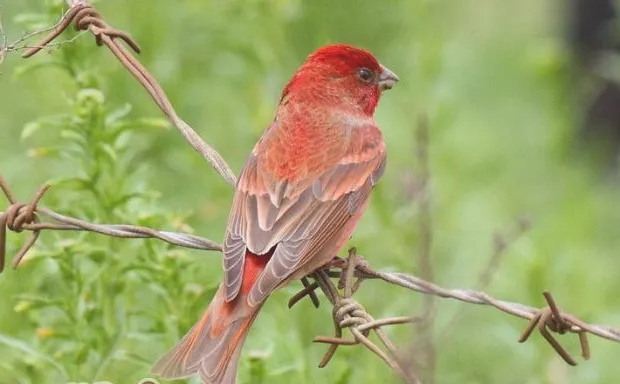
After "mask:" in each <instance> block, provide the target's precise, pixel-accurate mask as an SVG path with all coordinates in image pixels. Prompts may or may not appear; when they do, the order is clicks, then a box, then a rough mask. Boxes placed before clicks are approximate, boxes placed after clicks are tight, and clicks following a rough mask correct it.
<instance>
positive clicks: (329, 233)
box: [224, 123, 386, 305]
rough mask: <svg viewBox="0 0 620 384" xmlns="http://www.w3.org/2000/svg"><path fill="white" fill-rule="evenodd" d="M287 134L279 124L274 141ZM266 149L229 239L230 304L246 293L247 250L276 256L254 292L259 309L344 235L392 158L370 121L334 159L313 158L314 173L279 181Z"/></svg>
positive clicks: (244, 177)
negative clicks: (292, 276)
mask: <svg viewBox="0 0 620 384" xmlns="http://www.w3.org/2000/svg"><path fill="white" fill-rule="evenodd" d="M274 124H276V123H274ZM279 134H280V132H278V127H277V124H276V125H272V126H271V127H270V128H269V130H268V131H267V133H266V135H267V136H268V137H269V136H270V137H272V138H273V137H277V135H279ZM275 140H276V141H277V138H276V139H275ZM262 145H267V144H266V141H261V142H259V143H258V144H257V147H255V149H254V151H253V153H252V155H251V156H250V158H249V159H248V161H247V163H246V166H245V167H244V170H243V172H242V174H241V176H240V179H239V183H238V185H237V191H236V193H235V197H234V200H233V205H232V209H231V214H230V217H229V222H228V229H227V234H226V238H225V242H224V270H225V277H224V281H225V284H226V299H227V300H228V301H230V300H232V299H234V298H235V297H236V296H237V294H238V292H239V290H240V288H241V283H242V276H243V266H244V260H245V255H246V252H251V253H253V254H256V255H263V254H265V255H266V257H269V256H268V255H271V258H270V260H269V262H268V263H267V264H266V266H265V269H264V270H263V272H262V273H261V275H260V276H259V277H258V279H257V280H256V282H255V283H254V285H253V286H252V287H251V289H250V291H249V298H248V301H249V303H250V304H251V305H256V304H257V303H260V302H262V301H263V300H264V299H265V298H266V297H267V296H268V295H269V293H271V292H272V291H273V289H275V288H276V287H277V286H278V285H279V284H280V283H281V282H282V281H284V280H285V279H286V278H287V277H289V276H290V275H291V274H292V273H294V272H295V271H297V270H299V268H301V267H302V266H303V265H305V264H306V263H307V262H308V261H309V260H310V259H312V257H313V256H314V255H316V253H317V252H319V251H321V250H323V249H324V248H325V247H326V246H327V245H329V244H330V242H334V241H336V240H337V239H339V238H340V237H341V235H342V228H343V227H344V226H345V224H346V223H347V222H348V221H349V220H350V219H351V217H352V216H353V215H355V214H356V213H358V211H359V209H360V207H362V206H363V203H364V202H365V201H366V199H367V198H368V196H369V194H370V190H371V189H372V187H373V186H374V185H375V183H376V182H377V181H378V179H379V178H380V177H381V175H382V174H383V170H384V168H385V161H386V153H385V144H384V142H383V138H382V136H381V132H380V131H379V129H378V128H377V127H376V126H375V125H370V124H369V125H363V126H356V127H354V128H352V129H351V130H350V131H349V136H348V137H347V140H346V141H344V142H342V143H336V147H338V148H335V149H336V150H335V151H328V152H332V153H334V155H325V154H320V155H317V157H316V158H315V159H314V160H310V161H314V162H315V163H313V164H312V165H311V166H309V167H307V169H309V170H310V171H309V172H306V173H305V176H304V177H302V178H298V179H297V180H288V181H274V179H275V178H274V177H273V172H271V171H272V170H271V169H268V170H266V169H263V168H265V166H263V165H264V164H267V165H268V164H269V161H267V159H265V158H263V157H264V156H267V155H265V152H263V151H261V146H262ZM352 229H353V228H351V230H352ZM348 235H350V233H349V234H346V236H348ZM334 251H337V250H334ZM332 256H333V255H332ZM325 262H327V260H325Z"/></svg>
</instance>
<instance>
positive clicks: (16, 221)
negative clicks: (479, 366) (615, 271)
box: [0, 0, 620, 383]
mask: <svg viewBox="0 0 620 384" xmlns="http://www.w3.org/2000/svg"><path fill="white" fill-rule="evenodd" d="M67 4H68V5H69V10H68V11H67V12H66V13H65V14H64V16H63V17H62V19H61V21H60V22H59V23H58V24H57V25H55V26H53V27H51V28H49V29H46V30H44V31H36V32H34V33H31V34H27V35H24V36H23V37H22V38H21V39H20V40H19V41H17V42H15V43H13V44H6V43H5V44H4V45H3V47H2V48H1V49H0V60H1V59H2V58H3V57H4V56H5V55H6V54H7V53H9V52H11V51H15V50H26V52H25V53H24V54H23V55H22V56H23V57H24V58H28V57H31V56H33V55H35V54H36V53H38V52H39V51H41V50H43V49H47V48H49V47H52V46H56V47H57V46H58V45H62V44H66V43H67V42H68V41H69V40H65V41H61V42H56V39H57V38H58V37H59V36H60V35H61V34H62V33H63V32H64V31H65V30H66V29H67V28H68V27H70V26H71V25H73V26H74V28H75V29H76V30H81V31H87V32H89V33H90V34H92V35H93V36H94V37H95V41H96V43H97V44H98V45H100V46H101V45H104V46H106V47H107V48H108V49H109V50H110V51H111V52H112V54H113V55H114V56H115V57H116V58H117V59H118V60H119V62H120V63H121V64H122V65H123V66H124V67H125V68H126V69H127V70H128V71H129V72H130V73H131V74H132V75H133V76H134V77H135V78H136V80H138V82H139V83H140V84H141V85H142V86H143V87H144V89H145V90H146V91H147V92H148V94H149V95H150V96H151V97H152V98H153V101H154V102H155V103H156V104H157V105H158V107H159V108H160V109H161V110H162V112H163V113H164V114H165V115H166V116H167V117H168V118H169V119H170V121H171V122H172V123H173V124H174V125H175V126H176V127H177V128H178V129H179V130H180V132H181V133H182V135H183V136H184V137H185V139H186V140H187V141H188V143H189V144H190V145H191V146H192V147H193V148H194V149H195V150H196V151H197V152H199V153H200V154H201V155H202V156H203V157H204V158H205V160H206V161H208V162H209V164H210V165H211V166H212V167H213V168H214V170H215V171H216V172H218V174H219V175H220V176H221V177H222V178H223V179H224V180H225V181H226V182H227V183H229V184H231V185H234V184H235V183H236V176H235V175H234V173H233V172H232V170H231V169H230V167H229V166H228V164H227V163H226V161H225V160H224V159H223V158H222V157H221V156H220V155H219V153H218V152H217V151H216V150H215V149H213V148H212V147H211V146H209V145H208V144H207V143H206V142H205V141H204V140H202V139H201V138H200V136H199V135H198V134H197V133H196V132H195V131H194V130H193V129H192V128H191V127H190V126H189V125H188V124H187V123H186V122H184V121H183V120H182V119H181V118H180V117H179V116H178V115H177V113H176V112H175V110H174V108H173V106H172V104H171V103H170V101H169V100H168V98H167V96H166V94H165V92H164V91H163V89H162V88H161V86H160V85H159V84H158V82H157V81H156V80H155V78H154V77H153V76H152V75H151V74H150V73H149V71H148V70H147V69H146V68H145V67H144V66H143V65H142V64H141V63H140V62H139V61H138V60H137V59H136V57H135V56H134V55H133V54H132V53H131V51H130V50H129V49H128V48H127V47H125V46H124V45H123V44H122V43H125V44H126V45H127V46H128V47H130V48H131V49H132V50H133V51H135V52H140V47H139V45H138V44H137V43H136V42H135V41H134V40H133V39H132V38H131V37H130V36H129V35H128V34H126V33H124V32H122V31H118V30H116V29H113V28H111V27H110V26H109V25H108V24H107V23H105V21H103V19H102V16H101V14H100V13H99V12H98V11H97V10H96V9H95V8H93V6H92V5H91V4H89V3H88V2H87V1H84V0H67ZM46 32H47V33H48V34H47V36H45V37H44V38H43V40H42V41H40V42H39V43H38V44H35V45H34V46H27V45H26V44H22V43H24V42H25V41H26V40H28V39H29V38H32V37H33V36H37V35H40V34H42V33H46ZM78 37H79V36H78ZM74 39H75V38H74ZM74 39H72V40H70V41H73V40H74ZM0 188H1V189H2V191H3V193H4V195H5V197H6V199H7V200H8V203H9V206H8V207H7V208H6V209H5V210H4V211H3V212H0V271H2V270H3V269H4V265H5V261H6V236H7V231H13V232H23V231H29V232H30V234H29V236H28V238H27V240H26V241H25V242H24V244H23V246H22V247H21V249H20V250H19V251H18V253H17V254H16V255H15V256H14V258H13V261H12V264H13V267H18V266H19V264H20V262H21V261H22V260H23V257H24V255H26V253H27V252H28V250H29V249H30V248H31V247H32V246H33V245H34V244H35V242H36V240H37V239H38V237H39V236H40V234H41V232H43V231H50V230H61V231H88V232H94V233H99V234H102V235H105V236H111V237H118V238H126V239H130V238H134V239H135V238H137V239H145V238H153V239H159V240H161V241H164V242H167V243H170V244H173V245H176V246H180V247H185V248H192V249H200V250H207V251H221V246H220V244H218V243H217V242H215V241H212V240H209V239H205V238H202V237H199V236H195V235H191V234H186V233H177V232H169V231H159V230H155V229H152V228H147V227H140V226H134V225H126V224H100V223H90V222H86V221H83V220H79V219H76V218H72V217H68V216H64V215H62V214H59V213H57V212H54V211H53V210H51V209H48V208H44V207H42V206H41V205H40V201H41V199H42V198H43V196H44V194H45V192H46V191H47V190H48V189H49V186H48V185H44V186H42V187H41V188H40V189H39V190H38V191H37V192H36V193H35V195H34V197H33V198H32V199H31V200H30V201H29V202H28V203H21V202H20V201H19V200H17V198H16V197H15V196H14V194H13V192H12V191H11V189H10V188H9V186H8V184H7V183H6V182H5V181H4V180H3V179H2V178H1V177H0ZM309 278H311V279H313V280H314V282H312V283H310V280H309V279H308V278H304V279H302V283H303V285H304V288H303V289H302V290H301V291H300V292H299V293H298V294H296V295H294V296H293V297H292V298H291V300H290V301H289V306H293V305H295V304H296V303H297V302H298V301H299V300H301V299H303V298H305V297H310V299H311V300H312V302H313V303H314V305H315V306H317V307H318V305H319V299H318V297H317V295H316V293H315V290H316V289H321V290H322V291H323V292H324V294H325V296H326V297H327V299H328V300H329V302H330V303H331V305H332V306H333V311H332V313H333V321H334V329H335V335H334V336H333V337H324V336H321V337H316V338H315V339H314V341H315V342H319V343H327V344H330V346H329V349H328V350H327V352H326V354H325V356H324V358H323V359H322V360H321V362H320V364H319V366H320V367H323V366H325V365H326V364H327V363H328V362H329V361H330V359H331V358H332V356H333V355H334V353H335V352H336V350H337V348H338V347H340V346H351V345H359V344H361V345H364V346H365V347H366V348H368V349H369V350H371V351H372V352H373V353H375V354H376V355H377V356H379V357H380V358H381V359H382V360H383V361H384V362H385V363H386V364H387V365H388V366H389V367H390V368H391V369H392V370H393V371H394V372H395V373H396V374H398V375H399V376H401V377H402V378H403V379H404V380H405V381H406V382H408V383H420V382H421V381H420V378H419V376H418V375H417V374H416V372H415V370H414V369H412V368H411V364H410V363H409V362H406V361H405V359H404V358H403V357H402V354H399V353H398V351H397V348H396V347H395V345H394V344H393V343H392V342H391V341H390V339H389V338H388V337H387V335H386V333H385V332H384V331H383V329H382V327H384V326H388V325H394V324H406V323H415V322H421V321H424V316H421V317H409V316H401V317H391V318H385V319H375V318H374V317H372V316H371V315H370V314H369V313H367V312H366V310H365V309H364V307H363V306H362V305H361V304H360V303H358V302H357V301H356V300H355V299H354V298H353V295H354V294H355V292H356V291H357V289H358V288H359V287H360V285H361V284H362V283H363V282H364V281H367V280H382V281H384V282H387V283H389V284H392V285H395V286H398V287H402V288H406V289H408V290H411V291H415V292H419V293H422V294H424V295H430V296H434V297H439V298H444V299H453V300H458V301H460V302H463V303H468V304H476V305H483V306H489V307H493V308H496V309H498V310H500V311H502V312H504V313H506V314H509V315H512V316H516V317H519V318H522V319H525V320H528V324H527V326H526V328H525V330H524V332H523V333H522V335H521V337H520V339H519V342H524V341H526V340H528V338H529V337H530V335H531V334H532V332H533V331H534V330H535V329H536V328H537V329H538V330H539V332H540V333H541V335H542V336H543V337H544V338H545V340H546V341H547V342H548V343H549V344H550V345H551V346H552V347H553V348H554V349H555V351H556V352H557V353H558V355H559V356H560V357H562V359H563V360H564V361H565V362H566V363H567V364H570V365H576V364H577V362H576V360H575V359H574V358H573V357H572V356H571V355H570V354H569V353H568V352H567V351H566V349H565V348H564V347H562V345H561V344H560V343H559V342H558V341H557V340H556V338H555V337H554V334H565V333H573V334H576V335H577V336H578V338H579V341H580V345H581V355H582V357H583V358H584V359H588V358H589V357H590V348H589V344H588V338H587V336H588V334H590V335H594V336H598V337H601V338H604V339H607V340H611V341H615V342H620V329H618V328H614V327H611V326H605V325H596V324H588V323H586V322H584V321H582V320H580V319H579V318H578V317H576V316H574V315H571V314H569V313H566V312H564V311H562V310H560V309H559V307H558V306H557V304H556V303H555V300H554V298H553V296H552V295H551V294H550V293H549V292H544V293H543V295H544V298H545V300H546V304H547V305H546V306H544V307H542V308H537V307H532V306H528V305H524V304H519V303H514V302H508V301H503V300H499V299H496V298H494V297H492V296H490V295H488V294H486V293H484V292H481V291H477V290H470V289H449V288H443V287H440V286H438V285H436V284H434V283H432V282H430V281H427V280H424V279H422V278H418V277H416V276H413V275H409V274H406V273H399V272H381V271H377V270H375V269H373V268H372V267H371V266H370V265H369V263H368V262H366V261H365V260H364V259H363V258H362V257H361V256H359V255H357V252H356V250H355V249H352V250H350V251H349V256H348V258H344V259H343V258H335V259H334V260H333V261H332V263H331V264H330V265H329V266H327V267H325V268H324V269H321V270H318V271H315V272H314V273H313V274H311V275H310V276H309ZM483 278H484V276H483ZM335 279H337V283H335V282H334V280H335ZM345 328H348V329H349V331H350V333H351V335H352V337H353V338H352V339H348V338H345V337H344V336H343V330H344V329H345ZM371 332H374V334H375V335H376V338H377V339H378V340H379V343H380V345H381V347H380V346H379V345H377V343H375V342H373V341H371V340H370V333H371Z"/></svg>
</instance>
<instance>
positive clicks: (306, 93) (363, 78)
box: [283, 44, 398, 115]
mask: <svg viewBox="0 0 620 384" xmlns="http://www.w3.org/2000/svg"><path fill="white" fill-rule="evenodd" d="M396 82H398V77H397V76H396V75H395V74H394V73H393V72H392V71H390V70H389V69H387V68H386V67H384V66H383V65H381V64H380V63H379V61H378V60H377V59H376V58H375V57H374V56H373V55H372V53H370V52H368V51H367V50H364V49H361V48H357V47H354V46H351V45H346V44H330V45H327V46H324V47H321V48H319V49H317V50H316V51H314V52H313V53H311V54H310V56H308V59H307V60H306V62H305V63H304V64H303V65H302V66H301V67H300V68H299V69H298V70H297V72H296V73H295V75H293V77H292V79H291V80H290V82H289V83H288V85H287V86H286V88H285V89H284V94H283V99H284V98H285V97H294V98H296V99H297V100H298V101H302V102H303V101H307V102H318V103H326V104H329V105H331V106H339V105H342V106H343V107H352V108H354V109H361V110H362V111H363V112H364V113H366V114H368V115H372V114H373V113H374V110H375V108H376V106H377V103H378V102H379V97H380V95H381V92H382V91H384V90H387V89H390V88H392V86H394V84H396Z"/></svg>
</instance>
